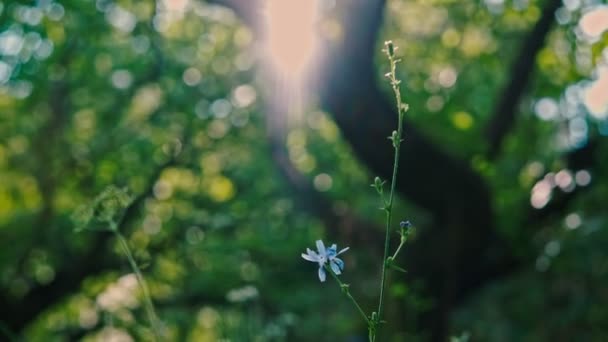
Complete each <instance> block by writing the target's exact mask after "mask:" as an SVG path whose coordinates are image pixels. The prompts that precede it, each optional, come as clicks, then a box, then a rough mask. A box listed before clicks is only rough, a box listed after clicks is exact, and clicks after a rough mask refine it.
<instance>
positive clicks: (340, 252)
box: [336, 247, 350, 255]
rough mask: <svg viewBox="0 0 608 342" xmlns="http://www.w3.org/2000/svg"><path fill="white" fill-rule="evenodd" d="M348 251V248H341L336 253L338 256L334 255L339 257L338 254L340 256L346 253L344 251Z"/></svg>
mask: <svg viewBox="0 0 608 342" xmlns="http://www.w3.org/2000/svg"><path fill="white" fill-rule="evenodd" d="M349 249H350V247H346V248H342V250H340V251H339V252H338V254H336V255H340V254H342V253H344V252H346V251H347V250H349Z"/></svg>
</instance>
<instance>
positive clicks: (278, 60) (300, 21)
mask: <svg viewBox="0 0 608 342" xmlns="http://www.w3.org/2000/svg"><path fill="white" fill-rule="evenodd" d="M316 20H317V1H316V0H298V1H285V0H267V2H266V50H265V53H267V54H268V58H269V59H270V62H271V66H272V67H273V68H275V69H276V71H277V72H278V73H279V74H280V76H281V77H284V78H287V79H288V80H290V81H300V80H301V79H302V77H303V75H304V74H305V73H306V71H307V69H308V68H309V67H310V64H311V62H312V59H313V56H314V54H315V49H316V37H315V21H316Z"/></svg>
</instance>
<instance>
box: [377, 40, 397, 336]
mask: <svg viewBox="0 0 608 342" xmlns="http://www.w3.org/2000/svg"><path fill="white" fill-rule="evenodd" d="M385 45H386V49H385V52H386V55H387V56H388V59H389V62H390V72H389V73H388V74H387V75H386V76H387V77H388V79H389V81H390V83H391V87H392V88H393V93H394V95H395V100H396V102H397V112H398V124H397V132H396V134H395V132H394V133H393V135H392V136H391V140H392V142H393V147H394V148H395V157H394V161H393V175H392V178H391V191H390V193H389V197H388V201H387V202H386V205H385V208H384V210H385V211H386V229H385V238H384V257H383V258H382V278H381V281H380V298H379V300H378V312H377V319H376V322H375V324H378V323H379V322H380V321H381V318H382V309H383V304H384V290H385V288H386V276H387V267H388V265H387V260H388V254H389V251H388V250H389V244H390V227H391V221H392V214H393V201H394V197H395V187H396V184H397V174H398V172H399V154H400V151H401V135H402V133H403V115H404V113H405V106H404V104H403V103H402V102H401V91H400V89H399V83H400V82H399V80H397V76H396V69H397V63H398V62H399V60H398V59H395V55H394V47H393V43H392V42H386V43H385ZM374 331H375V329H374ZM375 338H376V337H375V333H374V334H373V336H370V340H372V341H374V340H375Z"/></svg>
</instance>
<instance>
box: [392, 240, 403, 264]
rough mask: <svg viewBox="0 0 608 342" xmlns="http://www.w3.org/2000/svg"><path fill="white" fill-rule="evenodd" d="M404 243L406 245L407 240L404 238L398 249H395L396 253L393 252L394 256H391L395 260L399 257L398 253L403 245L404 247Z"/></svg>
mask: <svg viewBox="0 0 608 342" xmlns="http://www.w3.org/2000/svg"><path fill="white" fill-rule="evenodd" d="M403 245H405V240H403V239H402V240H401V242H400V243H399V246H398V247H397V250H396V251H395V254H393V256H392V257H391V258H392V259H393V260H395V259H396V258H397V255H398V254H399V252H400V251H401V247H403Z"/></svg>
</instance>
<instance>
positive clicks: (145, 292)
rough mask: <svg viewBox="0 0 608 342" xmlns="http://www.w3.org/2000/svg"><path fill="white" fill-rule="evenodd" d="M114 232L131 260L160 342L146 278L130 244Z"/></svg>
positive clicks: (154, 330)
mask: <svg viewBox="0 0 608 342" xmlns="http://www.w3.org/2000/svg"><path fill="white" fill-rule="evenodd" d="M113 232H114V234H115V235H116V238H117V239H118V242H119V243H120V247H121V248H122V251H123V252H124V254H125V256H126V257H127V259H128V260H129V264H130V265H131V269H132V270H133V272H134V273H135V276H136V277H137V281H138V282H139V286H140V287H141V290H142V293H143V297H144V308H145V310H146V315H147V316H148V320H149V321H150V325H151V326H152V331H153V333H154V337H155V340H156V341H160V340H161V333H160V328H159V323H158V317H157V316H156V312H155V311H154V303H152V297H151V296H150V290H149V289H148V285H147V284H146V280H145V279H144V276H143V274H142V273H141V270H140V269H139V266H137V263H136V262H135V258H134V257H133V253H132V252H131V249H130V248H129V244H128V243H127V240H126V239H125V238H124V236H123V235H122V234H121V233H120V232H119V231H118V230H115V229H113Z"/></svg>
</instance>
